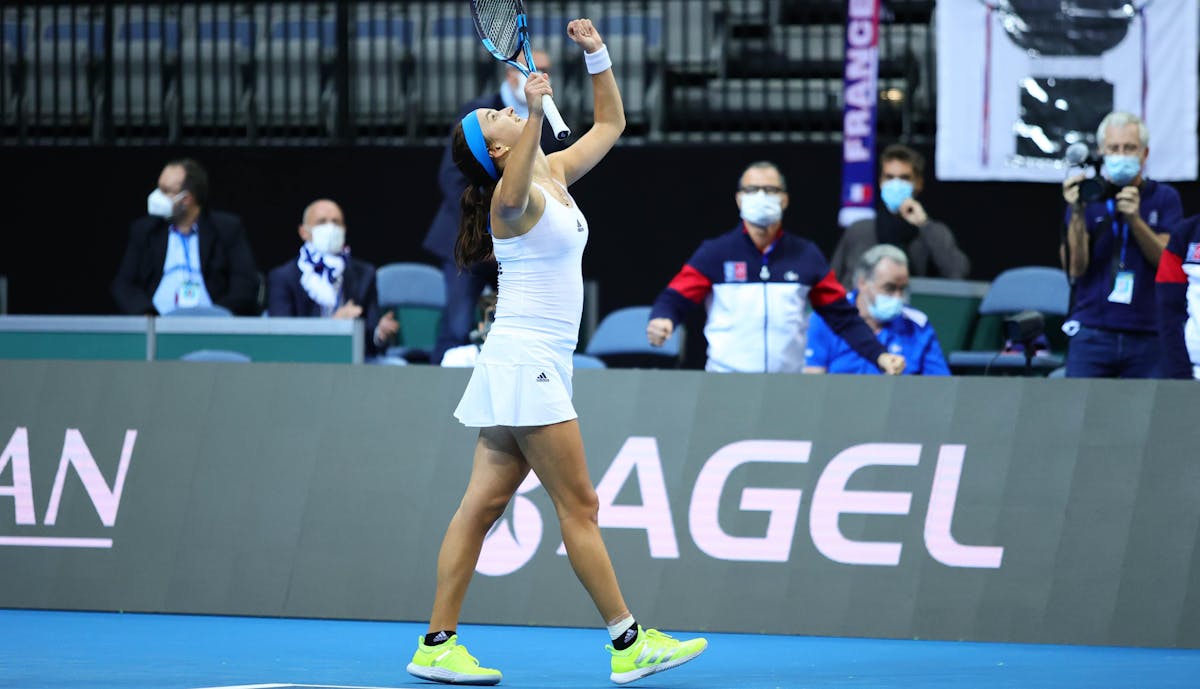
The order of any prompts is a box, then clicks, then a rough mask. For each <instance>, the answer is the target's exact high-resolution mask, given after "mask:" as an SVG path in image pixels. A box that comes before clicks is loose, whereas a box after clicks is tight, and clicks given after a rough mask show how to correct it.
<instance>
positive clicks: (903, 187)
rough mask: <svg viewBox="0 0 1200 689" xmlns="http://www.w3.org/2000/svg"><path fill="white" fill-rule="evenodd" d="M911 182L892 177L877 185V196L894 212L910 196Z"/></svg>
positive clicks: (911, 192) (911, 193) (911, 190)
mask: <svg viewBox="0 0 1200 689" xmlns="http://www.w3.org/2000/svg"><path fill="white" fill-rule="evenodd" d="M912 195H913V183H912V182H910V181H908V180H906V179H899V178H893V179H889V180H888V181H886V182H884V183H883V184H880V185H879V196H880V198H882V199H883V205H885V206H887V209H888V210H889V211H890V212H892V213H895V212H897V211H899V210H900V204H902V203H904V202H905V201H907V200H909V199H911V198H912Z"/></svg>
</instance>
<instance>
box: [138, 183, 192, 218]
mask: <svg viewBox="0 0 1200 689" xmlns="http://www.w3.org/2000/svg"><path fill="white" fill-rule="evenodd" d="M180 196H183V192H180V193H179V194H177V195H176V196H175V198H171V197H170V196H167V195H166V194H164V193H163V190H162V189H159V188H157V187H155V189H154V191H152V192H150V196H149V197H147V198H146V212H147V213H149V214H150V215H154V216H157V217H159V218H162V219H164V220H170V219H171V217H172V216H174V215H175V202H176V201H178V200H179V197H180Z"/></svg>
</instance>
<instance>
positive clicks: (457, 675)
mask: <svg viewBox="0 0 1200 689" xmlns="http://www.w3.org/2000/svg"><path fill="white" fill-rule="evenodd" d="M408 674H410V675H413V676H416V677H420V678H421V679H427V680H429V681H431V682H444V683H446V684H499V683H500V679H501V674H500V671H499V670H493V669H492V668H490V667H480V665H479V661H478V660H475V658H474V657H473V656H472V655H471V654H470V653H467V647H466V646H462V645H460V644H459V643H458V635H457V634H455V635H454V636H452V637H450V638H449V639H448V640H447V641H445V642H443V643H440V644H438V645H436V646H426V645H425V638H424V637H420V638H418V639H417V652H416V653H414V654H413V659H412V662H411V663H409V664H408Z"/></svg>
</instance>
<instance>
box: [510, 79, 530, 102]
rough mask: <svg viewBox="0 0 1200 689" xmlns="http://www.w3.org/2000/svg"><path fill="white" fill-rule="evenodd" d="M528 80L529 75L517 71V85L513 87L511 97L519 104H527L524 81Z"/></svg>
mask: <svg viewBox="0 0 1200 689" xmlns="http://www.w3.org/2000/svg"><path fill="white" fill-rule="evenodd" d="M527 81H529V77H527V76H525V75H524V74H521V73H520V72H517V85H516V86H514V87H513V98H516V99H517V102H518V103H520V104H521V105H529V99H528V98H526V97H525V82H527Z"/></svg>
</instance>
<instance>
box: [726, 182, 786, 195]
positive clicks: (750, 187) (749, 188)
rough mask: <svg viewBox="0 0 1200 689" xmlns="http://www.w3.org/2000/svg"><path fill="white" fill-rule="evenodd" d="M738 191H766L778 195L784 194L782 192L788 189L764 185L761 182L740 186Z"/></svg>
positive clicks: (755, 192)
mask: <svg viewBox="0 0 1200 689" xmlns="http://www.w3.org/2000/svg"><path fill="white" fill-rule="evenodd" d="M738 191H740V192H742V193H743V194H757V193H758V192H760V191H761V192H765V193H768V194H773V195H778V194H782V193H784V192H786V191H787V189H784V188H783V187H774V186H763V185H759V184H752V185H747V186H744V187H738Z"/></svg>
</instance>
